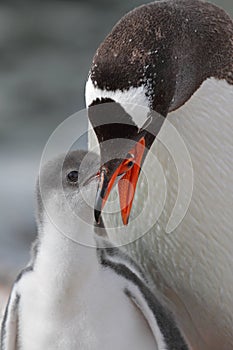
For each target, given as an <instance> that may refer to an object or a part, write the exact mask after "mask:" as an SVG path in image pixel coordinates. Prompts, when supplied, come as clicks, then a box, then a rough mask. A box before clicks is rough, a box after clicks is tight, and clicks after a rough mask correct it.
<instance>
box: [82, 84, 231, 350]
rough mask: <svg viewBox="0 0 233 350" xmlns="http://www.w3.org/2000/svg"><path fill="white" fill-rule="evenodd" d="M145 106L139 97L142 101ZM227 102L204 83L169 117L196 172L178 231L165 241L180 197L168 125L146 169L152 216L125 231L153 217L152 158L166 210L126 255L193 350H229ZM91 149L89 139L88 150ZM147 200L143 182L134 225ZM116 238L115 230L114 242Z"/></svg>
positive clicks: (157, 195) (221, 89) (156, 192)
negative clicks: (151, 284)
mask: <svg viewBox="0 0 233 350" xmlns="http://www.w3.org/2000/svg"><path fill="white" fill-rule="evenodd" d="M87 92H88V91H87ZM94 97H95V98H97V97H99V96H98V94H97V95H95V96H94ZM94 97H93V95H91V96H90V98H91V99H93V98H94ZM143 98H144V97H143V96H142V97H141V99H140V98H138V96H137V99H138V100H139V101H141V100H143ZM87 101H89V97H88V96H87ZM232 101H233V87H232V86H230V85H229V84H227V83H226V82H225V81H217V80H215V79H208V80H206V81H205V82H204V83H203V85H202V86H201V88H200V89H199V90H198V91H197V92H196V93H195V94H194V95H193V96H192V98H191V99H190V100H189V101H188V102H187V103H186V104H185V105H184V106H183V107H181V108H179V109H178V110H177V111H175V112H173V113H171V114H170V115H169V116H168V120H169V122H170V123H172V124H173V126H174V127H175V128H176V129H177V131H178V133H179V134H180V135H181V137H182V139H183V140H184V142H185V144H186V147H187V149H188V151H189V154H190V156H191V161H192V164H193V174H194V183H193V193H192V199H191V203H190V206H189V208H188V211H187V213H186V215H185V217H184V218H183V220H182V222H181V223H180V225H179V226H178V227H177V228H176V229H175V230H174V231H173V232H172V233H170V234H168V233H166V225H167V223H168V220H169V218H170V215H171V212H172V209H173V207H174V205H175V201H176V197H177V190H178V188H177V186H178V174H177V169H176V166H175V164H174V161H173V159H172V157H171V155H170V154H169V152H168V151H167V150H166V148H165V147H164V145H166V144H167V143H168V141H169V140H166V138H167V137H169V133H166V123H165V124H164V126H163V128H162V130H161V132H160V135H159V139H160V141H162V142H155V143H154V145H153V147H152V149H151V154H150V155H149V156H148V157H147V159H146V162H145V164H144V169H143V170H144V172H145V174H146V176H147V181H148V182H149V183H151V184H152V192H151V191H150V200H151V205H150V210H149V211H147V212H146V213H145V212H144V213H143V214H142V215H141V216H140V220H139V221H137V226H135V225H134V220H133V221H132V222H131V223H130V224H129V226H128V230H129V231H130V233H134V232H138V231H140V230H141V231H142V232H143V230H144V228H145V225H146V224H147V223H148V222H151V223H153V218H154V216H156V215H157V213H156V212H155V211H156V208H157V207H158V205H157V202H159V201H160V200H161V198H163V194H162V193H161V192H162V191H164V186H163V184H162V181H164V179H163V177H161V176H157V170H158V171H159V168H158V167H157V168H155V166H154V164H155V162H154V161H153V159H152V158H153V157H152V155H155V156H156V157H157V159H158V161H159V162H160V164H161V165H162V168H163V171H164V174H165V178H166V191H167V192H166V202H165V206H164V210H163V212H162V214H161V216H160V218H159V220H158V221H157V223H156V224H155V225H154V226H153V227H152V228H151V229H150V230H149V232H148V233H147V234H146V235H144V237H143V238H142V239H139V240H137V241H136V242H135V243H133V244H130V245H128V246H126V249H127V250H128V251H129V252H130V254H132V256H134V257H135V258H136V260H137V261H138V262H139V263H140V264H141V265H143V266H144V268H145V270H146V271H147V273H148V274H149V275H150V276H151V277H152V279H153V281H154V283H155V284H156V285H157V287H159V288H160V290H161V291H162V292H163V293H164V295H165V296H166V297H167V298H168V299H169V300H170V301H171V303H172V305H173V307H174V309H175V311H176V314H177V315H178V317H179V320H180V322H181V324H182V326H183V329H184V330H185V333H186V335H187V337H188V338H189V340H190V342H191V344H192V345H193V348H195V349H200V350H203V349H205V350H219V349H225V350H229V349H232V348H233V327H232V324H233V298H232V296H233V273H232V271H233V254H232V252H233V215H232V208H233V195H232V194H233V175H232V174H233V161H232V154H233V118H232V107H233V106H232V103H233V102H232ZM127 102H128V103H131V102H132V101H130V100H128V101H127ZM143 119H144V116H143ZM95 143H96V139H95V135H93V133H91V134H90V139H89V147H92V146H93V145H94V144H95ZM181 186H182V183H181ZM146 197H147V183H146V181H145V179H144V181H142V177H141V181H139V185H138V188H137V192H136V197H135V199H134V204H133V211H132V217H134V216H135V213H137V212H140V210H141V208H143V206H144V203H145V202H146V200H147V198H146ZM118 205H119V204H118ZM156 205H157V206H156ZM180 209H181V210H182V206H181V208H180ZM105 221H106V223H107V224H108V225H111V226H117V225H122V224H121V218H120V215H113V216H110V218H109V217H108V216H106V217H105ZM117 232H118V230H117V229H116V230H115V236H117ZM113 236H114V235H113Z"/></svg>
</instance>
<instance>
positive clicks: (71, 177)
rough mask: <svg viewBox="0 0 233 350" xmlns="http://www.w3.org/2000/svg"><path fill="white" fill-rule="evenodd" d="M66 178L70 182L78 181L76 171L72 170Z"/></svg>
mask: <svg viewBox="0 0 233 350" xmlns="http://www.w3.org/2000/svg"><path fill="white" fill-rule="evenodd" d="M67 180H68V181H69V182H72V183H76V182H78V171H76V170H73V171H71V172H70V173H69V174H68V175H67Z"/></svg>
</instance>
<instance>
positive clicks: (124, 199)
mask: <svg viewBox="0 0 233 350" xmlns="http://www.w3.org/2000/svg"><path fill="white" fill-rule="evenodd" d="M144 153H145V138H144V137H142V138H140V140H139V141H138V142H137V143H136V144H135V146H134V147H133V148H132V149H131V150H130V151H129V152H128V155H129V156H127V158H125V159H124V160H123V161H122V162H120V164H119V162H118V163H117V166H116V167H115V169H114V170H113V171H111V172H110V174H109V171H108V166H107V164H106V165H104V166H102V168H101V170H100V173H99V185H98V190H97V194H96V202H95V211H94V214H95V220H96V222H97V223H98V222H99V220H100V215H101V211H102V210H103V207H104V205H105V203H106V201H107V199H108V196H109V194H110V192H111V190H112V188H113V186H114V184H116V183H118V193H119V200H120V207H121V217H122V221H123V224H124V225H127V224H128V221H129V216H130V212H131V209H132V204H133V199H134V195H135V191H136V187H137V182H138V178H139V174H140V170H141V165H142V161H143V155H144Z"/></svg>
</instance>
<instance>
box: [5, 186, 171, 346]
mask: <svg viewBox="0 0 233 350" xmlns="http://www.w3.org/2000/svg"><path fill="white" fill-rule="evenodd" d="M92 183H93V185H90V184H89V185H88V186H86V187H88V189H87V190H86V195H87V197H88V198H89V199H90V200H91V201H93V200H94V198H95V193H96V183H94V182H92ZM53 193H54V195H51V194H50V196H48V195H47V193H46V201H47V203H46V210H47V211H46V213H45V212H44V215H43V225H42V227H41V232H40V243H39V251H38V253H37V257H36V261H35V264H34V267H33V271H31V272H27V273H26V274H24V275H23V277H22V278H21V279H20V280H19V282H17V284H16V285H15V290H17V294H18V295H19V297H20V299H19V310H18V335H19V336H18V339H17V341H18V344H19V347H18V348H17V349H22V350H41V349H49V350H55V349H56V350H57V349H69V350H98V349H102V350H109V349H113V350H119V349H122V350H128V349H136V350H141V349H148V350H166V349H167V347H166V345H165V343H164V340H163V335H162V333H161V332H160V329H159V327H158V325H157V322H156V320H155V319H154V320H152V312H151V311H150V312H148V311H147V310H146V312H147V313H148V314H149V317H150V319H149V320H148V321H149V322H150V325H151V328H150V326H149V325H148V322H147V320H146V317H145V314H143V313H142V312H141V311H140V310H139V309H138V308H137V307H136V305H135V304H134V303H133V302H132V301H131V299H130V298H129V297H128V296H127V295H126V294H125V292H124V291H125V289H126V288H129V289H131V285H132V282H130V281H127V280H126V279H125V278H123V277H122V276H120V275H118V274H117V273H115V272H114V271H113V270H111V269H107V268H105V269H104V268H103V267H102V266H101V265H100V263H99V260H98V258H97V252H96V243H95V240H94V229H93V225H92V224H91V222H90V221H91V220H92V217H93V208H92V207H89V206H88V205H87V204H86V203H85V201H84V200H82V198H81V195H80V193H81V192H80V193H78V192H77V193H76V194H75V202H77V203H78V204H77V206H76V209H77V212H76V214H77V215H80V216H83V214H84V217H88V218H89V223H87V224H84V222H83V221H82V220H81V219H80V220H78V218H77V219H76V220H75V225H74V226H75V227H73V225H72V222H71V221H72V220H73V215H71V212H72V211H71V207H72V201H73V200H74V198H73V199H72V200H71V201H70V202H69V203H68V204H69V205H71V206H69V205H68V207H67V205H66V204H65V202H64V199H63V198H62V197H61V196H59V193H60V192H57V193H56V191H55V190H54V191H53ZM55 194H56V196H55ZM48 197H49V198H48ZM53 207H54V208H53ZM59 207H60V208H59ZM61 209H62V210H61ZM65 217H66V218H67V220H66V222H64V218H65ZM51 219H52V220H51ZM55 224H56V225H55ZM58 224H59V225H58ZM60 224H61V226H60ZM68 228H69V230H70V231H72V230H73V229H74V230H75V231H76V233H77V234H78V238H79V235H81V239H82V241H85V240H84V239H83V237H84V235H89V239H88V240H87V241H88V243H89V244H92V246H86V245H82V244H79V243H77V242H75V241H73V240H70V239H69V238H67V237H66V235H65V234H62V231H63V232H64V233H66V229H68ZM90 236H91V237H92V241H91V238H90ZM73 237H74V236H73ZM128 264H129V263H128ZM134 289H135V288H134ZM135 293H136V296H137V294H140V293H139V291H136V292H135ZM141 299H142V300H144V304H145V305H143V303H142V308H146V307H147V309H149V308H148V305H146V303H145V299H143V298H141ZM152 327H153V328H152ZM7 328H8V329H7V330H6V334H8V332H9V327H7ZM15 329H16V327H15ZM153 334H154V335H156V340H155V338H154V335H153ZM7 349H8V348H7ZM9 349H13V348H9ZM14 349H15V348H14Z"/></svg>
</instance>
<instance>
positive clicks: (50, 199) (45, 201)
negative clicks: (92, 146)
mask: <svg viewBox="0 0 233 350" xmlns="http://www.w3.org/2000/svg"><path fill="white" fill-rule="evenodd" d="M98 169H99V158H98V156H97V155H96V154H94V153H92V152H87V151H82V150H79V151H72V152H69V153H68V154H67V155H60V156H58V157H56V158H55V159H53V160H51V161H49V162H48V163H46V164H45V165H44V166H43V167H42V168H41V170H40V173H39V178H38V182H37V191H36V194H37V213H36V214H37V215H36V216H37V223H38V226H39V227H43V226H44V224H45V223H46V222H48V221H50V222H51V223H52V224H53V225H55V226H56V227H57V228H58V229H59V230H60V231H62V232H68V231H72V230H74V231H77V227H78V226H80V220H81V221H83V222H88V223H89V224H91V223H93V222H94V217H93V203H94V202H95V193H96V190H97V178H98V175H97V172H98Z"/></svg>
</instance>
